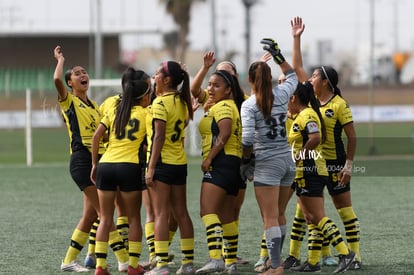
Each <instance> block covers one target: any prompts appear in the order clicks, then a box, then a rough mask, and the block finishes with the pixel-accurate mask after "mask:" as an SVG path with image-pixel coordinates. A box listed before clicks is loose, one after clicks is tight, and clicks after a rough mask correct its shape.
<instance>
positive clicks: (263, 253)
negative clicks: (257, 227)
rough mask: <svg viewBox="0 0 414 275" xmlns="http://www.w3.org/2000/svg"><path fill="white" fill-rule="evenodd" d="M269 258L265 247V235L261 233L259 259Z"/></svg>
mask: <svg viewBox="0 0 414 275" xmlns="http://www.w3.org/2000/svg"><path fill="white" fill-rule="evenodd" d="M264 257H269V252H268V251H267V246H266V234H265V233H264V232H263V235H262V241H261V243H260V258H264Z"/></svg>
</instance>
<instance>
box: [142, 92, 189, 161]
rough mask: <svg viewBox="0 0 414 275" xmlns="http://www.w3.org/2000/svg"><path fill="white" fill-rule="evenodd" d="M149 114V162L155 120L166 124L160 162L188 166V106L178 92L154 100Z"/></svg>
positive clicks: (149, 107) (149, 108)
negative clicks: (186, 129) (186, 146)
mask: <svg viewBox="0 0 414 275" xmlns="http://www.w3.org/2000/svg"><path fill="white" fill-rule="evenodd" d="M147 109H148V113H147V142H148V153H147V162H149V159H150V155H151V147H152V140H153V135H154V132H153V130H154V129H153V125H154V120H156V119H159V120H162V121H164V122H165V141H164V145H163V147H162V149H161V156H160V159H159V160H158V162H161V163H164V164H172V165H182V164H187V154H186V152H185V150H184V137H185V131H184V130H185V127H186V125H187V121H188V109H187V104H186V103H185V102H183V101H182V100H181V99H180V97H179V95H178V94H177V93H176V92H172V93H165V94H163V95H162V96H158V97H156V98H155V99H154V101H153V102H152V104H151V106H148V108H147Z"/></svg>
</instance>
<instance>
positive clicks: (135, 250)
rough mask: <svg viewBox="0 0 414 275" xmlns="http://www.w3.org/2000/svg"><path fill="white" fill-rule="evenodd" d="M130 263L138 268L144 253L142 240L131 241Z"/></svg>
mask: <svg viewBox="0 0 414 275" xmlns="http://www.w3.org/2000/svg"><path fill="white" fill-rule="evenodd" d="M128 253H129V265H130V266H132V267H133V268H137V267H138V265H139V258H140V257H141V253H142V242H135V241H129V250H128Z"/></svg>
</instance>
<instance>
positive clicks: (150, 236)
mask: <svg viewBox="0 0 414 275" xmlns="http://www.w3.org/2000/svg"><path fill="white" fill-rule="evenodd" d="M145 239H146V241H147V246H148V251H149V260H150V261H151V259H153V258H154V257H155V245H154V222H147V223H146V224H145Z"/></svg>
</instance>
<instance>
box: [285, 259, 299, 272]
mask: <svg viewBox="0 0 414 275" xmlns="http://www.w3.org/2000/svg"><path fill="white" fill-rule="evenodd" d="M297 266H300V260H299V259H296V258H295V257H293V256H289V257H287V258H286V260H285V261H284V262H283V269H291V268H292V267H297Z"/></svg>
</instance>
